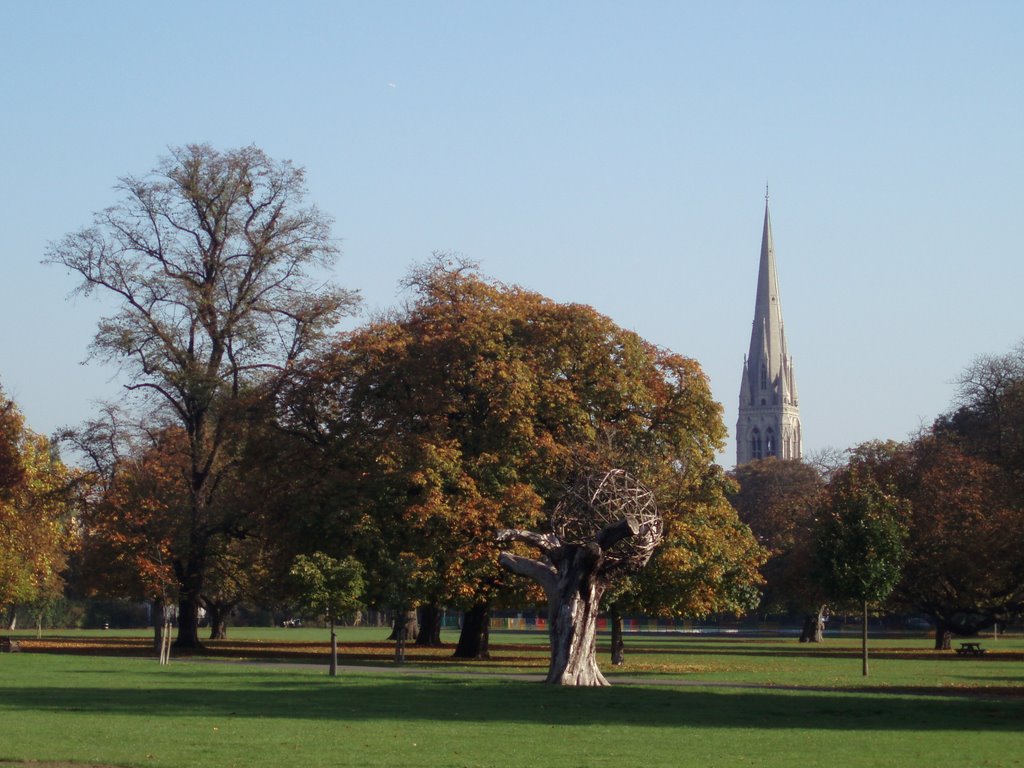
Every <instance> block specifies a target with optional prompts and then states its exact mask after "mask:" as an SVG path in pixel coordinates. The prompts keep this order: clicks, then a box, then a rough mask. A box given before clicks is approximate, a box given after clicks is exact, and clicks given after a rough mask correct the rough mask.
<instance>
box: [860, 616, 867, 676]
mask: <svg viewBox="0 0 1024 768" xmlns="http://www.w3.org/2000/svg"><path fill="white" fill-rule="evenodd" d="M863 618H864V623H863V624H862V625H861V626H862V629H861V668H862V670H863V672H864V677H867V676H868V601H867V600H865V601H864V617H863Z"/></svg>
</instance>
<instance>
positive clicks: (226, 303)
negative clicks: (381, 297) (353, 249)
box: [47, 144, 355, 647]
mask: <svg viewBox="0 0 1024 768" xmlns="http://www.w3.org/2000/svg"><path fill="white" fill-rule="evenodd" d="M117 188H118V190H119V191H120V192H121V193H122V195H123V197H122V200H121V202H120V203H118V204H116V205H114V206H112V207H110V208H107V209H105V210H103V211H101V212H99V213H97V214H96V215H95V217H94V224H93V226H91V227H89V228H87V229H83V230H81V231H79V232H76V233H74V234H71V235H68V236H67V237H65V238H64V239H63V240H61V241H59V242H57V243H54V244H52V245H51V246H50V249H49V252H48V259H47V260H48V261H49V262H50V263H54V264H59V265H63V266H64V267H66V268H67V269H69V270H70V271H71V272H73V273H77V274H78V276H80V277H81V279H82V282H81V286H80V288H79V291H80V292H81V293H84V294H90V293H92V292H94V291H99V292H103V293H106V294H108V295H110V296H112V297H113V298H114V299H115V300H117V302H118V309H117V311H116V312H115V313H114V314H113V315H111V316H110V317H107V318H105V319H104V320H102V321H101V322H100V325H99V330H98V332H97V334H96V337H95V339H94V341H93V344H92V353H93V354H94V355H95V356H96V357H98V358H99V359H101V360H108V361H112V362H114V363H116V364H117V365H119V366H120V369H121V370H122V371H123V372H124V373H126V374H127V376H128V381H127V383H126V385H125V386H126V388H127V389H128V390H129V391H130V392H132V393H135V394H137V395H139V396H140V397H139V399H138V405H139V407H140V408H141V409H143V410H144V411H145V413H146V415H147V416H148V418H147V420H148V421H151V422H156V421H160V420H166V421H168V422H175V423H177V424H179V425H180V426H181V427H182V428H183V429H184V431H185V434H186V438H187V445H188V477H187V480H188V488H187V490H188V500H187V505H186V507H185V509H183V510H182V511H181V514H182V515H183V517H184V519H185V520H186V526H187V536H186V537H184V539H183V540H181V541H180V542H179V543H178V545H177V546H176V547H175V550H174V552H173V553H172V564H173V567H174V571H175V575H176V579H177V582H178V584H177V587H178V595H179V609H180V610H179V630H178V637H177V644H178V645H179V646H183V647H194V646H198V645H199V637H198V619H199V609H200V604H201V600H202V594H203V587H204V582H205V579H206V575H207V572H208V569H209V563H208V558H209V557H210V554H211V547H212V545H213V544H214V542H215V541H216V540H217V539H218V538H220V537H225V536H232V535H236V534H237V533H238V521H237V519H236V518H235V515H234V511H233V510H231V507H230V505H227V504H221V503H219V501H220V493H221V479H222V477H223V476H224V473H225V472H226V471H230V468H231V466H232V464H233V463H234V462H235V460H236V459H237V452H236V451H234V450H232V449H231V446H233V445H234V446H237V445H238V441H239V440H240V438H241V437H242V436H244V433H245V430H246V424H247V421H248V420H249V419H250V417H251V415H252V414H253V412H254V410H256V405H257V402H258V400H259V399H261V398H265V397H272V396H273V393H274V392H275V391H276V389H277V386H278V385H279V383H280V382H282V381H283V380H285V379H286V378H287V376H288V375H289V372H290V371H291V370H292V369H293V368H294V367H295V365H296V364H297V363H298V362H299V361H300V360H301V359H302V358H303V357H304V356H305V355H307V354H308V353H309V352H310V351H311V350H313V349H314V348H315V347H316V346H317V344H318V342H319V341H320V340H321V338H322V337H323V334H324V332H325V331H326V330H327V329H329V328H330V327H331V326H332V325H333V324H334V323H335V322H336V321H337V319H338V318H339V317H340V316H341V315H342V314H343V313H345V312H346V311H348V310H349V309H350V308H351V307H352V306H353V304H354V301H355V297H354V296H353V294H351V293H350V292H347V291H344V290H340V289H337V288H335V287H332V286H326V287H325V286H324V284H323V283H322V281H321V279H320V276H319V275H317V274H315V272H316V270H317V269H318V268H320V267H326V266H328V265H329V264H330V263H331V262H332V261H333V260H334V258H335V256H336V254H337V246H336V245H335V243H334V241H333V240H332V239H331V235H330V226H329V225H330V221H329V219H328V217H326V216H325V215H324V214H323V213H321V212H320V211H319V210H317V209H316V208H315V207H312V206H306V205H305V202H304V197H305V182H304V172H303V171H302V169H300V168H296V167H294V166H293V165H292V164H291V163H289V162H278V161H274V160H272V159H271V158H269V157H267V156H266V155H265V154H264V153H263V152H262V151H261V150H259V149H257V148H256V147H244V148H242V149H236V150H229V151H224V152H221V151H218V150H216V149H214V148H213V147H211V146H209V145H205V144H203V145H195V144H193V145H188V146H184V147H180V148H175V149H172V150H171V153H170V155H169V156H168V157H166V158H164V159H163V160H162V161H161V162H160V163H159V165H158V166H157V167H156V168H155V169H154V170H153V171H152V172H151V173H150V174H148V175H146V176H144V177H125V178H122V179H121V180H120V183H119V184H118V187H117Z"/></svg>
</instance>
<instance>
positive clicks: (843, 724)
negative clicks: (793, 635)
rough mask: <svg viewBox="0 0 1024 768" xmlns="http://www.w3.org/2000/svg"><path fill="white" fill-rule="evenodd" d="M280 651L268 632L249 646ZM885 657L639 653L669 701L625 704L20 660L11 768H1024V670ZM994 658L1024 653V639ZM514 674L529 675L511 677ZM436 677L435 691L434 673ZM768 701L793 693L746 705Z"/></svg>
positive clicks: (529, 659)
mask: <svg viewBox="0 0 1024 768" xmlns="http://www.w3.org/2000/svg"><path fill="white" fill-rule="evenodd" d="M289 632H290V633H291V634H289V635H288V637H290V638H292V639H293V640H295V641H298V642H309V643H319V642H322V641H323V640H324V639H325V638H324V637H323V635H324V633H323V631H322V630H315V629H303V630H298V631H296V630H289ZM368 632H371V631H368V630H356V631H354V632H352V631H349V630H346V631H345V632H344V633H343V635H342V638H341V639H342V640H343V641H347V642H352V643H366V642H374V641H380V640H381V631H380V630H373V631H372V633H371V634H365V633H368ZM307 633H308V634H307ZM232 634H233V635H234V636H237V637H238V639H243V638H242V637H241V636H242V635H245V634H248V633H247V632H243V631H241V630H238V631H233V633H232ZM281 637H282V633H281V631H278V630H263V631H258V632H255V633H254V634H252V635H250V636H249V639H250V640H251V641H253V642H255V641H260V642H266V643H276V642H279V641H280V639H281ZM446 639H447V638H446ZM452 639H454V638H452ZM492 642H493V643H495V644H496V645H497V649H496V651H497V653H496V655H497V657H498V658H497V659H496V660H495V662H493V663H492V665H490V666H485V667H483V668H482V669H483V670H489V671H498V672H500V671H508V670H529V671H534V672H536V671H542V668H543V664H544V653H543V651H544V647H543V642H544V639H543V637H542V636H522V635H518V634H509V635H506V634H504V633H501V634H497V635H495V636H494V637H493V638H492ZM874 645H875V646H876V647H877V649H878V650H877V657H876V658H875V659H874V660H873V666H872V676H871V677H869V678H868V679H867V681H864V680H863V679H862V678H861V677H860V666H859V660H858V659H857V656H856V642H855V641H853V640H847V639H842V640H834V641H833V640H830V641H829V642H828V643H826V644H825V645H824V646H821V647H808V646H801V645H799V644H797V643H796V642H795V641H792V640H754V641H750V640H741V639H725V638H714V639H701V638H682V639H680V638H678V637H673V636H665V637H661V636H657V637H651V636H637V637H630V638H629V639H628V648H629V650H628V655H627V661H628V663H627V665H626V667H625V669H623V670H622V671H618V670H617V671H615V672H612V675H613V677H612V679H613V682H614V679H615V677H614V676H620V675H621V676H625V677H628V678H629V679H631V680H638V679H639V680H640V681H642V682H644V681H649V682H650V684H649V685H648V684H635V683H631V684H625V679H624V678H620V684H618V685H614V686H613V687H612V688H607V689H568V688H553V687H549V686H544V685H542V684H539V683H531V682H523V681H518V680H506V679H500V678H495V677H493V676H491V677H488V676H479V675H474V676H472V677H471V678H467V677H465V676H461V677H460V676H459V674H460V671H461V670H462V669H464V668H466V666H468V665H459V666H451V662H448V661H447V656H449V655H450V652H451V649H450V648H449V649H446V650H445V651H443V652H440V653H438V654H437V656H436V660H431V659H430V658H427V659H426V660H424V661H421V662H415V663H412V664H410V665H407V666H406V670H410V668H411V669H412V671H413V674H411V675H402V676H395V675H390V674H383V673H380V672H374V671H367V670H365V669H364V671H358V672H345V673H343V674H342V675H341V676H339V677H337V678H333V679H332V678H329V677H327V676H326V675H325V674H324V671H323V669H322V668H316V667H306V666H292V667H288V666H275V667H266V666H255V665H250V664H238V663H236V664H221V663H210V662H208V661H202V660H181V659H177V660H175V661H174V662H173V663H172V664H171V665H170V666H169V667H159V666H158V665H157V664H156V662H155V661H153V660H149V659H137V658H109V657H96V656H76V655H53V654H35V653H21V654H5V655H3V656H0V761H2V760H19V761H24V760H37V761H69V762H81V763H93V764H108V765H121V766H129V765H131V766H182V767H184V766H216V767H217V768H227V767H228V766H264V765H265V766H349V765H352V766H377V765H380V766H531V767H532V766H546V765H564V766H661V765H666V766H667V765H672V766H679V765H696V766H737V765H739V766H743V765H756V766H786V768H792V766H793V765H795V764H807V763H810V764H812V765H819V764H820V765H838V766H844V767H846V766H894V765H895V766H902V765H922V766H928V768H936V767H937V766H957V768H962V767H963V766H1020V765H1024V695H1020V694H1021V693H1022V692H1024V661H1022V660H1021V656H1020V654H1017V655H1013V654H1007V658H1006V659H1002V658H998V657H993V658H983V659H959V658H955V657H954V656H953V655H952V654H934V653H931V652H928V651H927V648H928V647H929V646H928V642H927V641H925V640H923V639H920V640H919V639H910V640H899V641H885V640H879V641H875V642H874ZM985 645H986V646H988V647H996V648H997V649H999V650H1003V649H1006V650H1011V651H1012V650H1016V651H1018V652H1019V651H1021V650H1022V649H1024V641H1022V640H1020V639H1019V638H1017V639H1014V638H1010V639H1005V640H1004V639H1001V640H999V641H997V642H996V643H992V642H985ZM531 646H532V647H533V648H534V649H535V650H524V649H530V648H531ZM503 647H510V648H512V649H513V650H510V651H507V652H506V651H504V650H502V648H503ZM506 656H507V657H509V658H512V659H513V662H512V663H511V664H507V665H504V666H503V657H506ZM419 667H422V668H423V670H424V672H429V674H423V675H419V674H417V673H416V671H415V670H416V669H417V668H419ZM470 668H474V669H479V668H478V667H470ZM666 682H671V683H673V684H665V683H666ZM680 683H683V684H682V685H680ZM766 683H770V684H772V685H774V686H777V687H773V688H765V687H738V686H745V685H751V686H762V685H764V684H766ZM726 686H728V687H726ZM733 686H736V687H733ZM782 686H786V687H782ZM1007 694H1017V695H1007Z"/></svg>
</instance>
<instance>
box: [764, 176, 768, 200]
mask: <svg viewBox="0 0 1024 768" xmlns="http://www.w3.org/2000/svg"><path fill="white" fill-rule="evenodd" d="M764 204H765V205H768V182H767V181H766V182H765V183H764Z"/></svg>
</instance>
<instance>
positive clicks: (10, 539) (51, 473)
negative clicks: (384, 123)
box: [0, 394, 76, 623]
mask: <svg viewBox="0 0 1024 768" xmlns="http://www.w3.org/2000/svg"><path fill="white" fill-rule="evenodd" d="M0 472H2V475H3V480H2V482H3V485H2V487H0V610H7V611H9V612H10V619H9V623H13V622H14V621H15V613H14V610H15V608H17V607H18V606H24V605H29V604H35V605H37V606H42V605H43V604H44V603H45V602H46V601H48V600H51V599H53V598H55V597H58V596H59V595H60V594H61V593H62V589H63V585H64V579H63V574H64V571H65V568H66V566H67V559H68V554H69V552H70V551H71V550H72V549H73V547H74V545H75V540H76V539H75V533H76V527H75V520H74V517H73V512H74V504H73V503H72V497H71V494H70V488H71V486H72V482H73V480H74V475H75V473H74V472H73V471H72V470H70V469H68V468H67V467H65V466H64V464H63V463H62V462H61V460H60V459H59V458H58V457H57V455H56V452H55V451H54V449H53V446H51V444H50V442H49V440H47V439H46V438H45V437H43V436H42V435H39V434H36V433H34V432H32V431H31V430H29V429H27V428H26V427H25V426H24V420H23V419H22V417H21V414H20V413H19V412H18V410H17V408H16V407H15V406H14V404H13V403H11V402H10V401H8V400H6V399H5V398H3V397H2V394H0Z"/></svg>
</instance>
